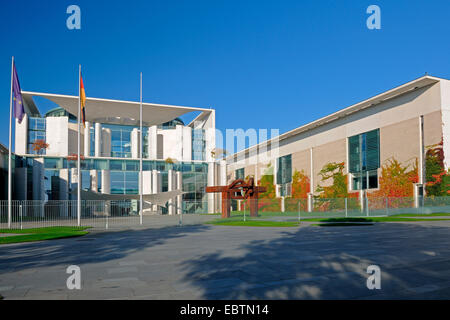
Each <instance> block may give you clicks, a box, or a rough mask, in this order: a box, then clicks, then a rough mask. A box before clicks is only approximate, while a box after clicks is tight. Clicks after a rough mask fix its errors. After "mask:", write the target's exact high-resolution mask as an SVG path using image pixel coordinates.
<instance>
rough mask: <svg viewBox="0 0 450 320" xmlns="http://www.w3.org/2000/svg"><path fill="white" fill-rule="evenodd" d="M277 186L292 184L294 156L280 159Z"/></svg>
mask: <svg viewBox="0 0 450 320" xmlns="http://www.w3.org/2000/svg"><path fill="white" fill-rule="evenodd" d="M277 161H278V163H277V164H278V166H277V184H286V183H289V182H292V156H291V155H290V154H289V155H287V156H284V157H280V158H278V160H277Z"/></svg>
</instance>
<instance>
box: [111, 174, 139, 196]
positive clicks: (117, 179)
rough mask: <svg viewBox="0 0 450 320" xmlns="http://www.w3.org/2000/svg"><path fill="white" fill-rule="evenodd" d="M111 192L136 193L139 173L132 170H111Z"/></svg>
mask: <svg viewBox="0 0 450 320" xmlns="http://www.w3.org/2000/svg"><path fill="white" fill-rule="evenodd" d="M111 193H112V194H138V193H139V173H138V172H133V171H111Z"/></svg>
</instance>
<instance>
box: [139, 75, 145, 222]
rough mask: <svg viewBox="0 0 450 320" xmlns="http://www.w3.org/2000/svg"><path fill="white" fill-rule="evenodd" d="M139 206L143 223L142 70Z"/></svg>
mask: <svg viewBox="0 0 450 320" xmlns="http://www.w3.org/2000/svg"><path fill="white" fill-rule="evenodd" d="M139 133H140V134H139V141H140V142H139V202H140V203H139V206H140V209H141V215H140V224H141V225H142V216H143V214H144V201H143V196H142V194H143V192H144V190H143V181H142V179H143V176H142V145H143V143H144V139H143V132H142V72H141V79H140V104H139Z"/></svg>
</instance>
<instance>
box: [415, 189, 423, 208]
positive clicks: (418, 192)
mask: <svg viewBox="0 0 450 320" xmlns="http://www.w3.org/2000/svg"><path fill="white" fill-rule="evenodd" d="M423 196H424V187H423V185H422V184H420V183H415V184H414V207H415V208H420V207H422V206H423Z"/></svg>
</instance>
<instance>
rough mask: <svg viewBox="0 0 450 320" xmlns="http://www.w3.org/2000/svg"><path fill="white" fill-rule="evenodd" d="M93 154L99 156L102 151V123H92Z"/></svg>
mask: <svg viewBox="0 0 450 320" xmlns="http://www.w3.org/2000/svg"><path fill="white" fill-rule="evenodd" d="M94 138H95V156H96V157H100V156H101V152H102V125H101V124H100V123H98V122H96V123H95V125H94Z"/></svg>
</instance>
